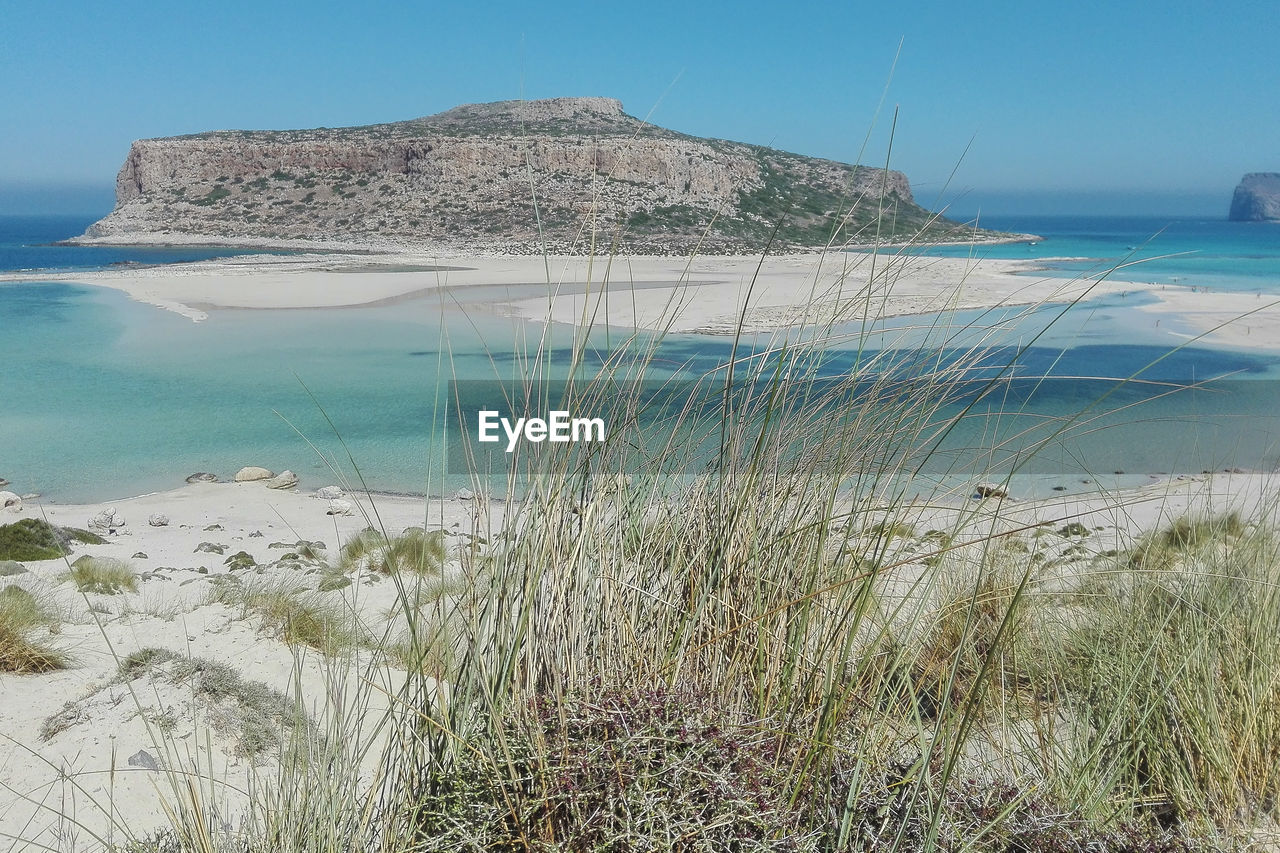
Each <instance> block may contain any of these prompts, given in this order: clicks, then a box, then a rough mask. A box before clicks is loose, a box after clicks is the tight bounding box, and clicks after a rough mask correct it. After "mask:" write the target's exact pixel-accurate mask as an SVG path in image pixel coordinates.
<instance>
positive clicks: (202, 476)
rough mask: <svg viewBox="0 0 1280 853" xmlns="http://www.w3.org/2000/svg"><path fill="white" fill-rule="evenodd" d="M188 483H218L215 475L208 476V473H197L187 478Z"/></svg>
mask: <svg viewBox="0 0 1280 853" xmlns="http://www.w3.org/2000/svg"><path fill="white" fill-rule="evenodd" d="M187 482H188V483H216V482H218V475H217V474H210V473H209V472H208V471H199V472H197V473H195V474H192V475H191V476H190V477H188V478H187Z"/></svg>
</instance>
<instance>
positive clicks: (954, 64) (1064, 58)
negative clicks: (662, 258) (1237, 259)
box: [0, 0, 1280, 215]
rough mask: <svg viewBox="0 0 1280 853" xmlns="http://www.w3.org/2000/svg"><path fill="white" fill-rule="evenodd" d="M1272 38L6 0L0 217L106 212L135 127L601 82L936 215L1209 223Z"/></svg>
mask: <svg viewBox="0 0 1280 853" xmlns="http://www.w3.org/2000/svg"><path fill="white" fill-rule="evenodd" d="M1277 44H1280V4H1277V2H1276V0H1254V1H1253V2H1246V0H1220V2H1214V3H1210V2H1206V0H1196V2H1186V0H1165V2H1161V3H1156V2H1133V0H1115V1H1114V2H1092V0H1077V2H1070V3H1063V2H1054V3H1035V2H1030V3H1028V2H1018V3H1014V2H991V1H989V0H969V2H963V3H962V2H955V0H948V2H923V0H897V2H884V0H880V2H877V3H874V4H868V3H862V2H853V0H844V2H827V3H822V2H808V0H786V2H781V0H773V2H760V0H737V2H716V0H702V1H701V2H691V0H678V2H677V1H676V0H655V2H645V3H635V2H632V3H619V2H612V0H594V2H576V0H575V2H552V0H547V2H543V3H530V2H520V3H517V2H510V0H491V1H490V2H470V3H462V2H450V3H437V2H414V3H388V2H379V0H365V2H360V3H356V2H331V0H310V2H305V3H304V2H290V3H286V2H272V0H252V2H244V0H219V2H217V3H195V2H189V0H188V1H187V2H184V0H167V2H150V0H115V1H114V2H109V3H106V2H102V0H94V2H78V0H42V2H35V0H0V79H2V80H3V85H0V213H25V212H39V211H41V210H47V211H70V210H71V209H73V208H77V206H78V207H79V209H77V210H75V212H81V210H85V211H88V212H96V211H98V210H99V209H101V211H102V212H105V210H106V208H109V206H110V201H111V193H112V188H113V186H114V178H115V173H116V171H117V170H118V169H119V167H120V164H121V162H122V161H123V159H124V155H125V153H126V152H127V150H128V147H129V144H130V142H131V141H133V140H134V139H139V138H145V137H152V136H171V135H175V134H183V133H195V132H200V131H205V130H214V129H229V128H241V129H248V128H254V129H262V128H272V129H283V128H298V127H319V126H328V127H336V126H345V125H360V124H369V123H374V122H383V121H396V120H401V119H408V118H414V117H417V116H422V115H429V114H431V113H435V112H440V111H442V110H445V109H448V108H450V107H452V106H455V105H457V104H460V103H470V102H479V101H494V100H507V99H516V98H522V97H523V98H544V97H558V96H570V95H602V96H609V97H616V98H619V99H621V100H622V101H623V104H624V105H625V108H626V111H627V112H628V113H630V114H632V115H635V116H639V117H641V118H646V117H647V118H649V119H650V120H651V121H653V122H654V123H656V124H659V125H662V126H665V127H669V128H672V129H674V130H678V131H682V132H685V133H690V134H694V135H698V136H715V137H720V138H726V139H734V140H738V141H743V142H751V143H757V144H762V145H771V146H774V147H777V148H782V149H785V150H789V151H795V152H798V153H801V154H806V155H811V156H818V157H827V158H831V159H836V160H842V161H848V162H864V163H868V164H872V165H883V164H885V163H886V162H888V163H889V164H890V165H891V166H892V167H893V168H896V169H900V170H902V171H903V172H905V173H906V174H907V176H908V177H909V178H910V180H911V183H912V187H913V191H914V193H915V195H916V198H917V200H918V201H919V202H921V203H922V204H924V205H926V206H929V207H933V208H934V209H938V208H939V207H941V206H943V205H950V209H951V210H952V211H955V212H957V213H965V214H966V215H971V214H972V213H974V212H977V211H978V210H980V209H985V210H987V211H988V212H994V213H1019V212H1039V213H1050V212H1054V211H1055V210H1060V211H1061V212H1072V213H1090V212H1097V213H1106V212H1115V213H1140V212H1156V213H1177V212H1186V213H1190V214H1200V213H1216V212H1221V213H1222V214H1223V215H1225V211H1226V207H1227V205H1228V203H1229V200H1230V196H1231V191H1232V189H1233V188H1234V186H1235V184H1236V183H1237V182H1238V181H1239V179H1240V176H1241V175H1242V174H1243V173H1245V172H1250V171H1280V109H1277V108H1276V97H1277V92H1280V62H1277V61H1276V57H1275V46H1276V45H1277ZM895 115H896V121H895ZM1148 208H1150V210H1149V211H1148Z"/></svg>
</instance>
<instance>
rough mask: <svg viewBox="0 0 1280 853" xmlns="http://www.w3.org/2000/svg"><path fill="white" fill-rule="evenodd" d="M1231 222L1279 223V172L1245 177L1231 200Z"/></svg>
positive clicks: (1259, 173) (1252, 174)
mask: <svg viewBox="0 0 1280 853" xmlns="http://www.w3.org/2000/svg"><path fill="white" fill-rule="evenodd" d="M1227 218H1228V219H1230V220H1231V221H1232V222H1280V172H1251V173H1249V174H1247V175H1245V176H1244V177H1243V178H1242V179H1241V180H1240V184H1239V186H1237V187H1236V193H1235V195H1234V196H1233V197H1232V198H1231V213H1230V215H1229V216H1228V217H1227Z"/></svg>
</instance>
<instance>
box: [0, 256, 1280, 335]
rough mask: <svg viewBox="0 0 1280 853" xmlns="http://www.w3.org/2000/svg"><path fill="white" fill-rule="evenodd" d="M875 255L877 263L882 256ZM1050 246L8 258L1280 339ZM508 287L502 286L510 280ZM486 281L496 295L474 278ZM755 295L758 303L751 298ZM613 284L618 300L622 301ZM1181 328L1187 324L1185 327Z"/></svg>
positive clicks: (765, 322)
mask: <svg viewBox="0 0 1280 853" xmlns="http://www.w3.org/2000/svg"><path fill="white" fill-rule="evenodd" d="M873 267H874V269H873ZM1043 269H1044V259H1025V260H1024V259H991V258H949V257H937V256H922V255H904V254H897V253H888V254H886V253H884V252H876V253H868V252H856V251H846V250H843V249H842V250H838V251H832V252H811V253H797V254H787V255H769V256H765V257H763V258H761V257H760V256H755V255H707V256H697V257H692V258H683V257H679V256H670V255H636V256H626V257H616V258H605V259H598V258H585V257H580V256H566V255H557V256H549V257H546V258H543V257H533V256H515V255H493V254H488V255H481V254H450V255H444V254H441V255H428V254H422V253H414V252H408V251H398V252H394V253H388V252H381V253H380V252H376V251H372V250H369V251H366V252H364V253H361V254H352V253H347V252H344V253H340V254H303V255H237V256H233V257H228V258H220V259H215V260H210V261H192V262H187V263H183V264H167V265H166V264H157V265H148V266H145V267H129V268H124V269H115V268H112V269H98V270H85V271H71V272H68V271H64V272H61V273H58V274H56V275H50V274H48V273H45V272H29V271H23V272H3V273H0V282H5V281H9V282H46V281H56V282H65V283H70V284H80V285H89V286H100V287H110V288H114V289H116V290H119V291H122V292H124V293H125V294H126V295H128V296H129V298H131V299H133V300H135V301H138V302H142V303H145V304H149V305H153V306H155V307H158V308H162V309H164V310H168V311H172V312H174V313H177V314H179V315H181V316H183V317H186V318H187V319H189V320H192V321H193V322H197V323H198V322H201V321H203V320H206V319H208V316H209V312H211V311H217V310H224V309H254V310H258V309H262V310H281V309H293V308H324V309H347V308H361V307H371V306H376V305H388V304H394V303H396V302H399V301H404V300H409V299H416V298H422V297H428V296H431V295H432V294H436V293H439V294H441V295H442V301H443V297H444V295H445V294H447V295H448V299H449V300H450V301H451V302H456V303H458V304H460V305H462V306H463V307H467V306H470V305H481V304H483V305H485V306H486V307H487V308H490V309H492V308H495V307H496V308H498V309H500V310H503V311H505V312H507V313H509V314H511V315H513V316H516V317H520V318H522V319H524V320H529V321H536V322H555V323H565V324H572V325H581V324H582V321H583V318H590V319H591V321H592V322H594V323H597V324H600V325H604V326H611V327H618V328H628V329H637V330H641V331H650V332H652V331H664V332H674V333H687V334H702V335H717V336H722V335H726V334H733V333H735V332H736V331H737V330H738V324H739V322H742V323H743V324H744V326H743V329H742V330H743V331H744V332H750V333H767V332H781V331H785V330H787V329H790V328H794V327H795V326H797V325H802V324H811V325H812V324H824V323H829V322H838V321H839V320H840V318H841V316H843V315H856V317H857V318H858V319H859V320H865V319H868V317H867V315H866V309H865V306H866V305H867V304H871V303H874V305H875V311H874V316H873V317H871V318H870V319H876V320H879V319H887V318H891V317H903V316H915V315H925V314H937V313H940V312H947V311H956V310H969V309H986V308H996V307H1012V306H1026V305H1035V304H1040V303H1066V302H1071V301H1075V300H1079V299H1083V298H1094V297H1102V296H1110V295H1116V294H1122V293H1134V292H1138V293H1142V294H1144V295H1147V296H1150V297H1152V298H1153V299H1154V300H1155V302H1154V303H1153V304H1151V305H1145V306H1141V307H1140V309H1139V310H1141V311H1143V312H1144V314H1145V316H1147V317H1149V318H1150V326H1151V328H1153V329H1154V328H1156V327H1160V324H1161V322H1162V321H1163V320H1165V319H1175V322H1176V321H1178V320H1180V321H1182V322H1184V323H1185V324H1186V326H1187V327H1188V328H1190V329H1192V330H1194V332H1195V333H1196V334H1198V335H1199V336H1200V337H1199V338H1196V334H1192V335H1186V334H1183V335H1181V336H1180V337H1182V338H1184V339H1187V338H1192V339H1198V340H1203V341H1204V342H1205V344H1206V345H1209V346H1221V347H1228V348H1237V349H1238V348H1247V349H1249V350H1254V351H1256V350H1266V351H1277V352H1280V296H1276V297H1274V298H1268V297H1267V296H1266V295H1263V294H1260V293H1258V292H1256V291H1205V290H1202V289H1200V288H1197V287H1196V286H1195V285H1194V284H1181V283H1179V284H1156V283H1151V282H1139V281H1121V280H1111V279H1109V278H1106V279H1103V280H1098V279H1096V278H1092V277H1086V278H1069V277H1065V276H1039V275H1037V273H1039V272H1041V271H1043ZM495 289H496V290H497V291H500V293H499V294H497V295H495V293H494V290H495ZM469 291H474V292H477V293H485V298H484V299H483V300H482V301H474V300H469V299H468V292H469ZM748 296H749V300H750V304H747V305H744V304H743V303H744V301H746V300H747V299H748ZM611 297H613V298H612V300H611ZM1173 334H1174V336H1175V337H1179V335H1178V334H1177V333H1173Z"/></svg>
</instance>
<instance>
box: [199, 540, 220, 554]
mask: <svg viewBox="0 0 1280 853" xmlns="http://www.w3.org/2000/svg"><path fill="white" fill-rule="evenodd" d="M195 552H196V553H197V554H219V555H221V554H225V553H226V552H227V546H226V545H219V544H218V543H217V542H201V543H200V544H199V545H197V546H196V551H195Z"/></svg>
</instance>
